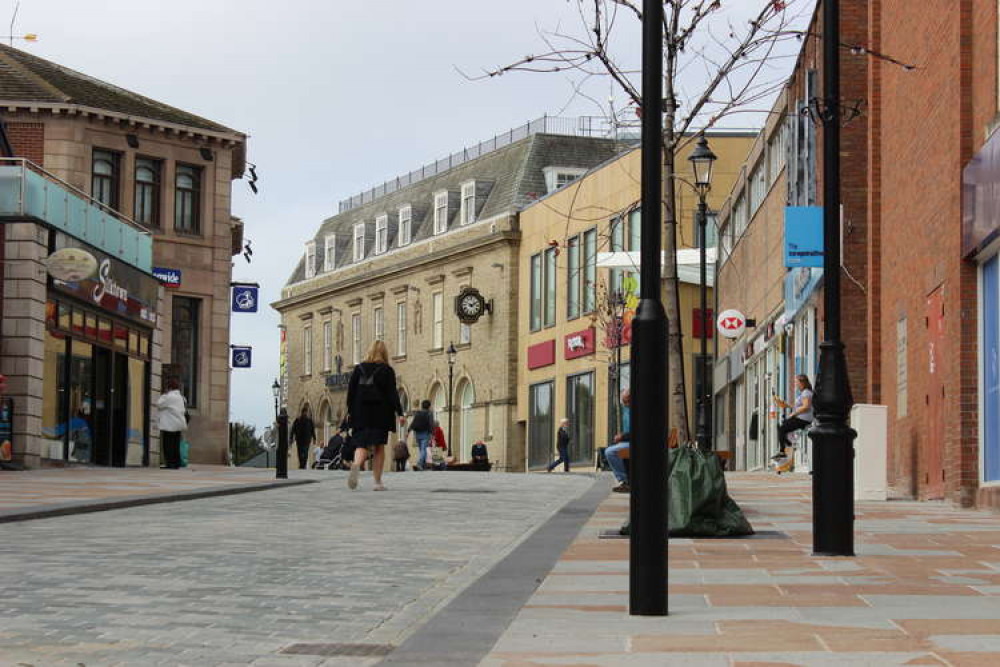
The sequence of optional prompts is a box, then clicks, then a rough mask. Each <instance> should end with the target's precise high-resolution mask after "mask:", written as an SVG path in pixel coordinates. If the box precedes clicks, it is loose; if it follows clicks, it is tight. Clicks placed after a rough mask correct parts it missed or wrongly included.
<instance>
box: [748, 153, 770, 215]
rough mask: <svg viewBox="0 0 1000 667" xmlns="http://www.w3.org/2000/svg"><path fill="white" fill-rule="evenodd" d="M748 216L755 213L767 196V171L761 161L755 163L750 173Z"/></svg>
mask: <svg viewBox="0 0 1000 667" xmlns="http://www.w3.org/2000/svg"><path fill="white" fill-rule="evenodd" d="M749 183H750V216H753V215H754V214H755V213H757V209H758V208H760V205H761V204H762V203H763V202H764V197H766V196H767V186H768V183H767V170H766V169H765V164H764V161H763V160H760V161H758V162H757V164H756V165H754V168H753V169H752V170H751V171H750V179H749Z"/></svg>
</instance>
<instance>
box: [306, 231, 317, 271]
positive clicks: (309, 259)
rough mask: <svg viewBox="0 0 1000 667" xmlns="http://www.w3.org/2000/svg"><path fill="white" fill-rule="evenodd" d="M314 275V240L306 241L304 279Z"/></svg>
mask: <svg viewBox="0 0 1000 667" xmlns="http://www.w3.org/2000/svg"><path fill="white" fill-rule="evenodd" d="M315 275H316V242H315V241H307V242H306V280H308V279H309V278H312V277H313V276H315Z"/></svg>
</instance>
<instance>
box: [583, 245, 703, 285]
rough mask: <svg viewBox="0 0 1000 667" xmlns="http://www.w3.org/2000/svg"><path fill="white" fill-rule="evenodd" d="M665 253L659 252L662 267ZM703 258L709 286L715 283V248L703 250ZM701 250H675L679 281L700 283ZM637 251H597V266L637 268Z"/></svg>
mask: <svg viewBox="0 0 1000 667" xmlns="http://www.w3.org/2000/svg"><path fill="white" fill-rule="evenodd" d="M665 257H666V255H665V254H664V253H663V252H660V258H661V259H660V262H661V267H662V262H663V259H664V258H665ZM705 258H706V260H707V262H708V266H707V267H706V268H707V271H706V276H707V283H708V285H709V287H711V286H713V285H714V284H715V248H708V249H707V250H706V251H705ZM700 263H701V250H699V249H698V248H684V249H682V250H678V251H677V277H678V278H680V280H681V282H684V283H689V284H691V285H700V284H701V280H700V278H701V274H700ZM639 265H640V262H639V252H638V251H632V252H599V253H597V267H598V268H600V269H625V270H626V271H638V270H639Z"/></svg>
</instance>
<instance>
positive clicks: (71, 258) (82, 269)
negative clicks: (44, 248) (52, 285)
mask: <svg viewBox="0 0 1000 667" xmlns="http://www.w3.org/2000/svg"><path fill="white" fill-rule="evenodd" d="M45 267H46V268H47V269H48V271H49V275H50V276H52V277H53V278H55V279H56V280H63V281H66V282H70V283H75V282H78V281H80V280H85V279H87V278H92V277H93V276H94V274H96V273H97V258H96V257H94V256H93V255H92V254H91V253H90V252H88V251H86V250H84V249H83V248H60V249H59V250H56V251H55V252H54V253H52V254H51V255H49V257H48V259H46V260H45Z"/></svg>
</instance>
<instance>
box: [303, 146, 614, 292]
mask: <svg viewBox="0 0 1000 667" xmlns="http://www.w3.org/2000/svg"><path fill="white" fill-rule="evenodd" d="M625 148H626V147H625V146H623V145H622V144H621V142H618V141H615V140H613V139H602V138H594V137H578V136H570V135H557V134H541V133H537V134H532V135H530V136H528V137H526V138H524V139H521V140H520V141H516V142H514V143H512V144H510V145H508V146H505V147H503V148H500V149H497V150H495V151H492V152H490V153H487V154H486V155H483V156H482V157H479V158H476V159H474V160H470V161H469V162H465V163H463V164H461V165H458V166H456V167H454V168H452V169H449V170H448V171H446V172H443V173H440V174H438V175H436V176H432V177H429V178H426V179H424V180H422V181H419V182H417V183H414V184H413V185H409V186H407V187H405V188H402V189H400V190H397V191H395V192H392V193H390V194H387V195H384V196H382V197H380V198H378V199H376V200H374V201H372V202H369V203H367V204H364V205H362V206H359V207H357V208H353V209H351V210H348V211H344V212H343V213H338V214H337V215H334V216H332V217H330V218H327V219H326V220H324V221H323V223H322V224H321V225H320V227H319V229H318V230H317V232H316V234H315V235H314V236H313V237H312V239H311V240H313V241H315V243H316V275H317V276H319V275H322V274H324V273H325V272H324V270H323V268H324V252H325V249H324V244H325V238H326V236H327V235H329V234H336V250H335V254H334V256H335V259H336V265H335V267H334V270H336V269H339V268H341V267H344V266H348V265H350V264H352V263H353V252H352V250H353V242H354V239H353V231H354V225H355V224H358V223H362V222H363V223H365V258H366V259H367V258H370V257H371V256H372V255H373V253H374V246H375V217H376V216H378V215H381V214H383V213H386V214H388V216H389V225H388V237H389V240H388V248H389V250H388V252H387V253H385V254H384V255H381V256H380V257H385V258H391V257H392V254H393V250H395V249H396V248H397V247H398V246H397V233H398V224H397V223H398V221H397V218H398V210H399V208H400V207H402V206H406V205H407V204H409V205H410V206H411V207H412V221H411V240H410V242H411V244H412V243H416V242H418V241H421V240H423V239H426V238H429V237H431V236H433V231H434V230H433V227H434V212H433V205H434V194H435V193H436V192H440V191H442V190H445V191H449V192H451V193H452V194H453V196H457V195H458V193H459V192H460V190H461V185H462V183H465V182H467V181H472V180H474V181H476V183H477V193H476V218H475V219H476V221H477V222H478V221H480V220H485V219H488V218H492V217H495V216H498V215H501V214H510V213H513V212H515V211H517V210H519V209H520V208H522V207H524V206H526V205H528V204H530V203H531V202H533V201H534V200H535V199H537V198H539V197H542V196H544V195H545V194H546V185H545V175H544V172H543V169H544V168H545V167H569V168H580V169H590V168H591V167H594V166H595V165H598V164H600V163H602V162H604V161H605V160H608V159H609V158H611V157H613V156H614V155H616V154H618V153H620V152H622V151H623V150H625ZM473 224H475V223H473ZM455 228H459V227H458V209H457V208H455V209H454V210H453V211H452V214H451V216H450V217H449V220H448V229H449V231H450V230H452V229H455ZM462 229H464V227H462ZM447 233H448V232H445V234H447ZM304 279H305V254H304V253H303V256H302V258H301V259H300V260H299V262H298V264H297V265H296V267H295V270H294V271H293V272H292V275H291V277H290V278H289V280H288V282H287V283H286V284H287V285H292V284H294V283H297V282H300V281H302V280H304Z"/></svg>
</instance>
